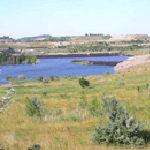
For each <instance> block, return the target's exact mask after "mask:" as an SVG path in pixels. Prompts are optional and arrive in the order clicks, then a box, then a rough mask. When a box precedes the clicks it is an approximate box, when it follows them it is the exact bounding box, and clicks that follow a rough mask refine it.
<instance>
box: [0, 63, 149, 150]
mask: <svg viewBox="0 0 150 150" xmlns="http://www.w3.org/2000/svg"><path fill="white" fill-rule="evenodd" d="M11 82H12V85H5V86H0V96H1V97H3V96H4V95H5V91H7V90H9V89H12V88H13V89H14V90H15V95H13V98H12V99H13V103H9V106H8V107H7V108H6V109H5V110H4V111H3V112H1V113H0V121H1V123H0V144H1V145H2V146H3V147H4V148H5V149H15V150H20V149H23V150H26V149H27V148H28V147H30V146H32V147H33V146H34V144H39V145H40V147H41V149H44V150H50V149H52V150H55V149H58V150H59V149H61V150H67V149H68V150H75V149H78V150H83V149H86V150H93V149H95V150H98V149H101V150H107V149H112V148H114V149H117V150H120V149H121V150H122V149H126V147H125V146H126V144H125V141H124V140H123V139H122V137H121V139H118V140H116V139H115V137H114V136H113V135H112V134H111V135H112V139H111V140H110V141H111V142H107V140H106V139H108V137H106V138H104V137H102V144H101V142H100V141H99V140H94V143H93V140H92V139H93V135H96V136H97V134H94V133H95V130H94V129H95V128H96V127H100V128H99V130H100V131H102V130H101V127H104V132H106V129H108V130H109V128H108V127H109V125H110V124H112V125H113V127H114V128H110V130H109V131H110V132H111V133H116V134H117V133H118V134H117V136H116V137H117V138H120V135H121V136H122V135H123V136H124V134H123V133H121V132H122V131H124V132H125V133H126V138H127V139H126V142H128V141H129V140H130V144H127V145H129V147H133V146H135V144H134V141H136V145H138V146H139V145H142V146H143V147H145V148H144V149H150V146H149V143H148V142H147V141H149V136H147V137H146V139H147V140H145V133H146V135H149V131H150V122H149V120H150V68H149V64H147V65H141V66H138V67H137V68H134V69H133V68H132V69H131V70H126V72H123V73H120V74H116V75H105V76H93V77H85V78H80V80H79V78H76V77H66V78H58V77H51V78H43V77H40V78H39V79H34V80H27V79H13V78H12V79H11ZM87 83H88V84H87ZM86 85H88V86H86ZM103 97H115V98H116V99H117V104H118V106H117V107H116V105H115V104H114V107H112V108H118V109H115V110H116V111H117V113H121V114H122V115H123V117H124V118H126V120H127V122H128V123H127V125H128V126H129V127H131V128H129V129H127V128H126V126H124V124H123V121H124V120H120V117H119V116H118V114H117V119H116V120H114V121H112V120H110V121H109V118H108V117H107V116H106V115H103V114H104V111H103V108H104V107H102V106H103V105H102V104H103ZM115 103H116V102H115ZM106 108H107V107H106ZM122 108H123V109H122ZM118 110H121V111H120V112H119V111H118ZM107 112H109V115H112V114H111V112H112V111H107ZM125 112H127V113H125ZM130 116H132V117H131V118H135V120H136V121H134V123H133V124H131V125H130V123H131V122H132V120H130V119H131V118H130ZM133 120H134V119H133ZM117 122H119V123H120V125H123V126H120V127H118V125H119V124H117V125H116V123H117ZM138 122H139V124H138ZM136 124H137V126H136V127H137V128H135V125H136ZM138 125H139V126H138ZM140 126H141V127H142V128H141V129H142V131H143V132H142V133H143V134H144V137H143V135H141V134H140V135H139V133H140V131H141V129H140V128H139V127H140ZM116 127H117V128H118V129H119V130H118V132H116V129H115V128H116ZM130 129H133V131H135V130H136V129H137V131H138V132H137V135H130V133H131V134H132V131H129V130H130ZM102 132H103V131H102ZM119 133H120V134H119ZM101 135H102V134H98V137H101ZM96 136H95V138H97V137H96ZM134 136H136V137H137V136H138V137H139V139H137V140H136V139H134ZM128 137H129V139H128ZM131 139H132V140H131ZM95 141H96V142H95ZM114 141H115V142H114ZM95 143H96V144H95ZM99 144H100V145H99ZM106 144H111V145H106ZM114 144H115V145H114ZM118 144H119V145H118ZM122 144H123V145H122ZM145 144H146V145H145ZM129 147H128V148H129ZM135 149H137V148H136V147H135Z"/></svg>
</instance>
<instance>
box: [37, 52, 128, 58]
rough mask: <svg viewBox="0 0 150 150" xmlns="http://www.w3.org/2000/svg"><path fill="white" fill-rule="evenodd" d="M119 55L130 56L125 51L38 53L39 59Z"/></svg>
mask: <svg viewBox="0 0 150 150" xmlns="http://www.w3.org/2000/svg"><path fill="white" fill-rule="evenodd" d="M116 55H117V56H119V55H124V56H129V55H125V54H123V53H119V52H113V53H112V52H110V53H107V52H106V53H102V52H99V53H51V54H48V55H36V56H37V58H38V59H44V58H61V57H91V56H116Z"/></svg>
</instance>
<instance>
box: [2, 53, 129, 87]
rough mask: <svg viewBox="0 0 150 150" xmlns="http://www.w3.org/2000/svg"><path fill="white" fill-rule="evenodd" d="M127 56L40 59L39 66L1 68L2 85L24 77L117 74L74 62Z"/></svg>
mask: <svg viewBox="0 0 150 150" xmlns="http://www.w3.org/2000/svg"><path fill="white" fill-rule="evenodd" d="M127 58H128V57H127V56H122V55H120V56H90V57H84V56H83V57H61V58H44V59H40V62H39V63H37V64H19V65H18V64H17V65H5V66H0V83H1V84H2V83H6V78H7V77H8V76H9V77H10V76H11V77H18V75H24V76H26V77H27V78H37V77H40V76H43V77H50V76H90V75H104V74H107V73H109V74H113V73H115V71H114V67H111V66H101V65H82V64H73V63H72V61H73V60H91V61H124V60H126V59H127Z"/></svg>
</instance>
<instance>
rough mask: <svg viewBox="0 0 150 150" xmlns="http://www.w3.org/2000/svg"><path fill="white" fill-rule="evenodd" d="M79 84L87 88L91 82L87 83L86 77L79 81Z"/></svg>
mask: <svg viewBox="0 0 150 150" xmlns="http://www.w3.org/2000/svg"><path fill="white" fill-rule="evenodd" d="M79 84H80V86H82V87H83V88H84V87H86V86H90V82H89V81H87V80H86V79H85V78H84V77H82V78H80V79H79Z"/></svg>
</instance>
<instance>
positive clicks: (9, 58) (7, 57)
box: [0, 53, 37, 65]
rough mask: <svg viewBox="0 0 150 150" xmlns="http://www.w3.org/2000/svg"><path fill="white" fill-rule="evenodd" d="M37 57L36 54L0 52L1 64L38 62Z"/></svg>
mask: <svg viewBox="0 0 150 150" xmlns="http://www.w3.org/2000/svg"><path fill="white" fill-rule="evenodd" d="M36 62H37V57H36V56H34V55H30V56H27V55H13V54H8V53H0V65H6V64H22V63H31V64H32V63H36Z"/></svg>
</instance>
